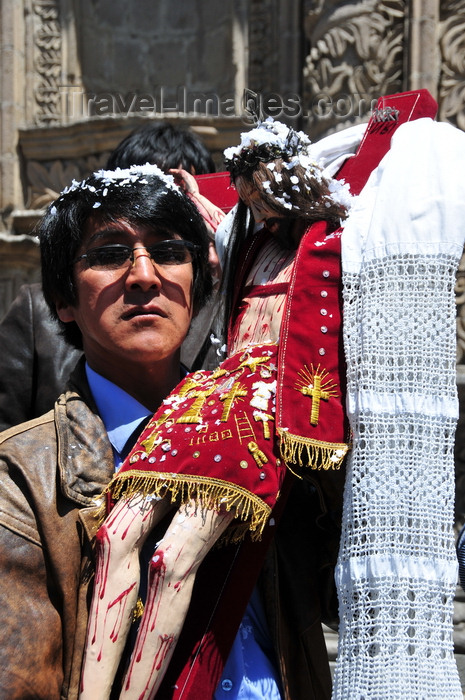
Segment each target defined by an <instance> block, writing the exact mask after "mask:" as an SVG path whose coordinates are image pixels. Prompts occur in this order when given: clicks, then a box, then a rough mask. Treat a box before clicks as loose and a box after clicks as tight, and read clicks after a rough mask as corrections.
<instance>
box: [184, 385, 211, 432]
mask: <svg viewBox="0 0 465 700" xmlns="http://www.w3.org/2000/svg"><path fill="white" fill-rule="evenodd" d="M215 388H216V387H215V385H212V386H210V387H208V388H207V389H199V390H198V391H190V392H189V395H188V397H187V398H188V399H190V398H195V401H194V402H193V404H192V405H191V406H190V407H189V408H188V409H187V411H186V412H185V413H183V415H182V416H181V417H180V418H178V419H177V421H176V423H201V422H202V416H201V413H202V408H203V407H204V404H205V401H206V400H207V398H208V397H209V396H210V394H213V392H214V391H215Z"/></svg>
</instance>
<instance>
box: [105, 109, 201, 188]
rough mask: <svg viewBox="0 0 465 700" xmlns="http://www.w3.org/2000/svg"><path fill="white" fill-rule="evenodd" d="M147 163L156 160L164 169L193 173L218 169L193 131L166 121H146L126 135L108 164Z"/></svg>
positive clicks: (111, 167)
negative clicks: (176, 169) (146, 122)
mask: <svg viewBox="0 0 465 700" xmlns="http://www.w3.org/2000/svg"><path fill="white" fill-rule="evenodd" d="M145 163H155V165H158V167H159V168H161V170H163V171H164V172H167V171H168V170H169V169H170V168H179V167H181V168H184V170H187V171H188V172H190V173H192V174H193V175H202V174H205V173H214V172H215V164H214V162H213V159H212V157H211V155H210V153H209V151H208V149H207V148H206V146H205V145H204V144H203V142H202V141H201V140H200V138H199V137H198V136H197V135H196V134H195V133H194V132H192V131H190V130H189V129H187V128H185V127H182V126H178V125H174V124H170V123H169V122H163V121H156V122H150V123H149V124H144V125H143V126H141V127H139V128H138V129H135V130H134V131H132V132H131V133H130V134H129V135H128V136H126V138H125V139H123V140H122V141H121V143H120V144H119V145H118V146H117V147H116V148H115V150H114V151H113V152H112V153H111V154H110V156H109V158H108V162H107V168H108V169H109V170H115V168H129V167H130V166H131V165H145Z"/></svg>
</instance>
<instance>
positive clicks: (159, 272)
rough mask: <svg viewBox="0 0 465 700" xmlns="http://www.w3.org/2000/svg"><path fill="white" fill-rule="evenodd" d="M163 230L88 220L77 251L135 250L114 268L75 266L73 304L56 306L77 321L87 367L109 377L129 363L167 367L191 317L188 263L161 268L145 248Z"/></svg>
mask: <svg viewBox="0 0 465 700" xmlns="http://www.w3.org/2000/svg"><path fill="white" fill-rule="evenodd" d="M166 237H167V236H166V234H165V233H160V232H158V233H157V231H156V230H152V229H147V228H143V227H139V226H137V225H133V224H129V223H127V222H125V221H124V220H119V221H117V222H116V223H114V222H112V223H101V222H99V221H98V219H95V220H90V221H89V222H88V224H87V226H86V230H85V233H84V236H83V242H82V246H81V248H80V250H79V251H78V255H81V254H83V253H86V252H87V251H89V250H91V249H93V248H96V247H99V246H104V245H110V244H124V245H127V246H130V247H131V248H132V249H133V250H134V263H133V264H131V263H130V261H128V264H127V265H125V266H123V267H122V268H118V269H113V270H101V269H96V268H92V267H89V266H88V264H87V263H86V260H85V259H83V260H79V261H78V262H76V263H75V266H74V275H75V282H76V288H77V303H76V305H75V306H66V305H62V306H60V307H59V308H58V309H57V311H58V314H59V317H60V319H61V320H62V321H64V322H65V323H66V322H69V321H75V322H76V323H77V325H78V326H79V328H80V330H81V333H82V336H83V345H84V352H85V355H86V358H87V361H88V363H89V365H90V366H91V367H92V369H94V370H95V371H97V372H99V373H100V374H102V375H103V376H105V377H107V378H108V379H110V380H111V381H114V382H116V383H119V384H120V385H124V383H123V382H122V381H119V373H124V372H126V371H127V370H128V366H130V365H132V366H134V365H140V367H141V369H142V368H143V366H151V365H153V364H157V365H158V364H159V363H161V364H160V366H161V367H162V366H164V364H166V363H167V366H170V364H172V362H173V359H174V360H175V361H177V360H178V354H177V353H178V350H179V347H180V345H181V343H182V342H183V340H184V338H185V336H186V334H187V331H188V329H189V325H190V322H191V319H192V286H193V267H192V263H191V262H188V263H184V264H181V265H169V266H159V265H157V264H154V263H153V262H152V260H151V259H150V257H149V256H148V253H147V251H146V250H145V249H144V247H143V246H150V245H153V244H155V243H157V242H159V241H161V240H165V239H166Z"/></svg>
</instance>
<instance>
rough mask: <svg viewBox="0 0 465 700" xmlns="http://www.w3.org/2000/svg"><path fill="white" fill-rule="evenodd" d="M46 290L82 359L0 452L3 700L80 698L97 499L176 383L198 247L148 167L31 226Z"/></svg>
mask: <svg viewBox="0 0 465 700" xmlns="http://www.w3.org/2000/svg"><path fill="white" fill-rule="evenodd" d="M38 234H39V237H40V241H41V252H42V276H43V289H44V295H45V298H46V300H47V303H48V305H49V307H50V309H51V312H52V314H53V316H54V317H55V318H57V319H58V320H59V322H60V324H61V326H62V329H63V333H64V335H65V337H66V338H67V340H68V341H69V342H71V343H72V344H73V345H74V346H75V347H77V348H80V349H82V350H83V351H84V357H83V359H82V361H81V362H80V364H79V365H78V366H77V368H76V370H75V371H74V373H73V374H72V376H71V379H70V382H69V385H68V390H67V391H66V392H65V393H63V394H62V395H61V396H60V397H59V399H58V401H57V403H56V405H55V408H54V410H52V411H50V412H49V413H47V414H45V415H44V416H42V417H41V418H37V419H35V420H33V421H31V422H28V423H24V424H22V425H20V426H17V427H15V428H11V429H9V430H8V431H5V432H4V433H3V434H2V438H1V441H0V489H1V491H0V493H1V496H0V562H1V565H0V571H1V580H2V587H1V590H0V600H1V604H2V611H3V622H2V625H1V627H0V629H1V633H0V668H1V670H2V671H1V674H0V697H3V698H9V700H13V699H14V698H27V697H35V698H42V699H43V700H45V699H46V700H55V699H56V700H58V698H64V697H67V698H68V697H69V698H71V697H77V693H78V679H79V673H80V665H81V656H82V650H83V644H84V636H85V628H86V622H87V589H88V583H89V573H90V569H91V566H90V561H91V559H92V554H91V540H92V537H93V535H94V533H95V530H96V526H97V516H98V510H99V507H100V505H101V502H100V499H99V495H100V493H101V492H102V490H103V489H104V487H105V486H106V484H107V483H108V481H109V480H110V478H111V476H112V474H113V473H114V470H115V468H118V467H119V465H120V464H121V462H122V460H123V459H124V457H125V455H126V454H127V452H128V450H129V449H130V448H131V436H132V434H135V435H137V434H138V433H139V431H140V429H141V428H140V426H141V423H142V422H143V421H144V420H146V419H147V418H148V417H149V416H150V415H151V414H152V413H153V411H154V410H155V409H156V408H157V407H158V406H159V405H160V403H161V402H162V401H163V399H164V398H165V396H166V395H167V394H168V393H169V392H170V391H171V389H173V387H174V386H176V384H177V383H178V382H179V381H180V378H181V376H182V374H183V372H182V369H181V364H180V346H181V343H182V341H183V340H184V338H185V336H186V334H187V331H188V328H189V325H190V322H191V320H192V318H193V316H194V315H195V313H196V312H197V311H198V310H199V309H200V308H201V307H202V305H203V304H204V302H205V301H206V299H207V298H208V296H209V293H210V290H211V276H210V271H209V266H208V235H207V232H206V229H205V226H204V223H203V221H202V219H201V217H200V215H199V213H198V211H197V209H196V208H195V206H194V205H193V204H192V203H191V202H190V201H189V199H188V197H186V196H185V194H184V193H183V192H182V191H180V190H179V188H178V187H177V186H176V185H175V184H174V181H173V178H172V177H170V176H166V175H164V174H163V173H162V172H161V171H160V170H159V169H158V168H157V166H152V165H151V166H137V167H133V168H130V169H128V170H118V171H100V172H98V173H95V174H94V175H93V176H91V177H90V178H88V179H87V180H84V181H83V182H80V183H77V182H74V183H73V184H72V185H71V186H70V187H69V188H68V189H67V190H65V191H64V192H63V193H62V195H61V196H60V197H59V198H58V199H57V200H56V201H55V203H54V204H53V205H52V206H51V207H50V208H49V209H48V211H47V213H46V215H45V217H44V219H43V220H42V222H41V224H40V225H39V230H38Z"/></svg>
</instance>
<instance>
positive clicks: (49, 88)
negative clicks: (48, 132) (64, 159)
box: [32, 0, 62, 126]
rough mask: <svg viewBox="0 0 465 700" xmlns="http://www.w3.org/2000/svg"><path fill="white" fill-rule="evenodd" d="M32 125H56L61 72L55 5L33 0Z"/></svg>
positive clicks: (60, 47) (58, 117)
mask: <svg viewBox="0 0 465 700" xmlns="http://www.w3.org/2000/svg"><path fill="white" fill-rule="evenodd" d="M32 10H33V14H34V51H35V56H34V80H35V85H34V97H35V114H34V123H35V124H36V125H37V126H46V125H50V124H58V123H59V122H60V107H61V104H60V100H61V96H60V91H59V84H60V79H61V72H62V53H61V49H62V37H61V27H60V21H59V12H58V3H57V2H55V1H54V0H34V1H33V2H32Z"/></svg>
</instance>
